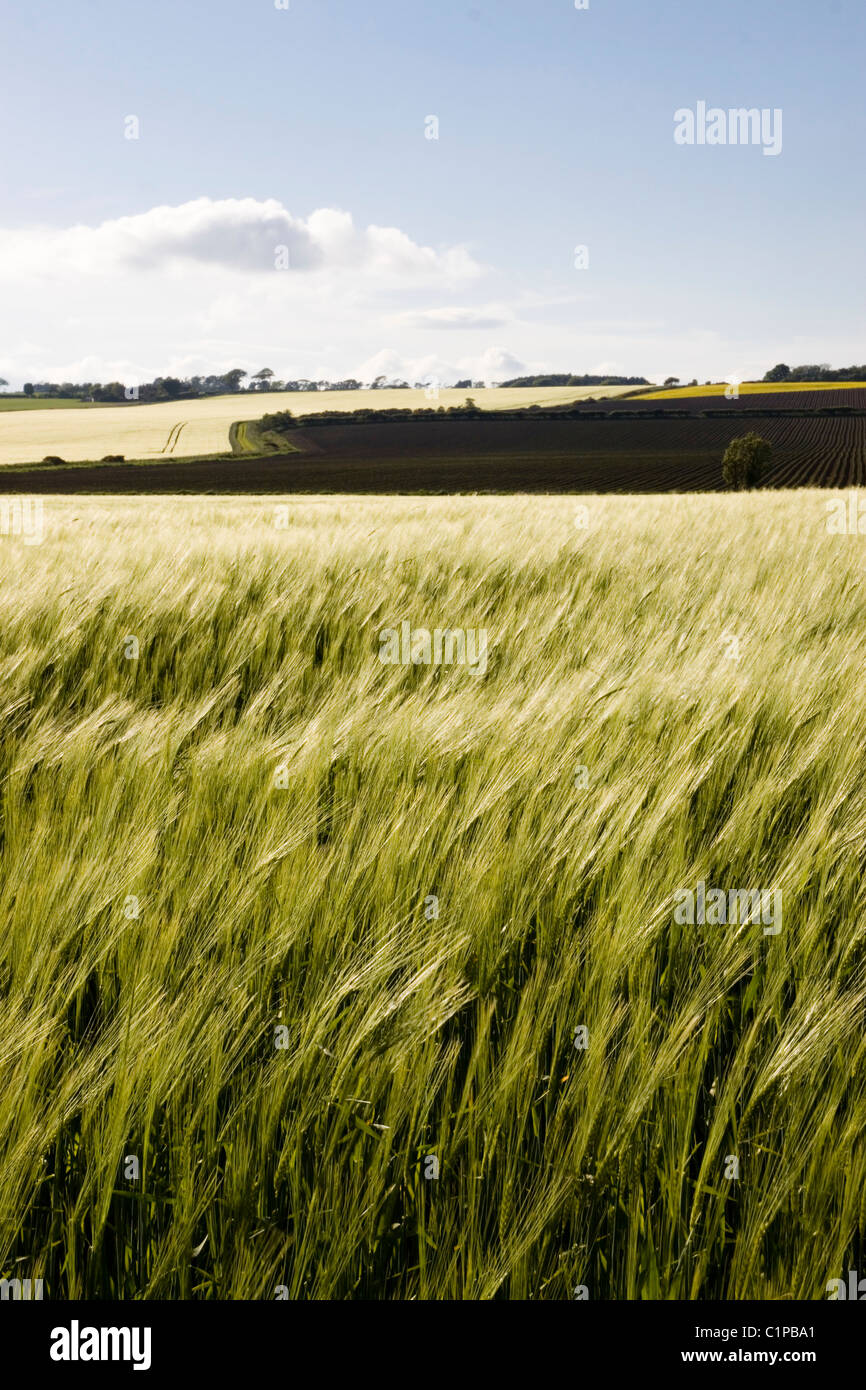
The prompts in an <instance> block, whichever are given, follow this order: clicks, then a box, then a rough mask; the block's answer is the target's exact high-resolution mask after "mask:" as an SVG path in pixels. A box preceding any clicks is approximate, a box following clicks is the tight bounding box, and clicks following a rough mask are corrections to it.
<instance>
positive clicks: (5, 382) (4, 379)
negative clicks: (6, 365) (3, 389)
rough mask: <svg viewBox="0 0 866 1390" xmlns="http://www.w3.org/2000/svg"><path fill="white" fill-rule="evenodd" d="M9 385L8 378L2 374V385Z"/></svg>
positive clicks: (0, 384)
mask: <svg viewBox="0 0 866 1390" xmlns="http://www.w3.org/2000/svg"><path fill="white" fill-rule="evenodd" d="M8 385H9V382H8V381H7V380H6V378H5V376H0V386H8Z"/></svg>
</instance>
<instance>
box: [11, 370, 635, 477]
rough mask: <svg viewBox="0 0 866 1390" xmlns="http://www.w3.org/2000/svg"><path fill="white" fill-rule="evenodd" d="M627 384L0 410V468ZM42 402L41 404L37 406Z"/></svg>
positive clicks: (173, 448)
mask: <svg viewBox="0 0 866 1390" xmlns="http://www.w3.org/2000/svg"><path fill="white" fill-rule="evenodd" d="M630 389H632V388H630V387H627V386H592V387H581V386H550V387H538V388H532V387H515V388H514V389H508V390H506V389H493V388H491V389H485V390H478V391H465V390H461V391H457V390H451V389H448V390H441V391H440V392H439V396H438V398H437V399H436V400H428V398H427V396H426V395H425V393H424V391H415V390H408V391H397V390H393V391H387V390H386V391H282V392H278V391H274V392H268V393H267V394H265V393H264V392H263V393H256V392H248V393H246V392H241V393H239V394H237V395H230V396H209V397H206V398H203V399H198V400H189V401H169V402H160V403H159V404H156V405H128V406H124V405H117V406H114V405H106V406H99V407H98V408H94V409H88V410H77V411H75V412H74V413H73V414H68V413H67V412H65V411H62V410H57V411H55V410H52V411H50V412H48V413H46V414H44V415H42V414H40V412H39V411H38V410H32V411H30V410H28V411H27V412H26V413H20V412H18V411H15V410H11V411H7V412H0V464H8V463H39V462H40V461H41V460H42V459H43V458H45V457H46V456H47V455H52V454H53V455H56V456H58V457H59V458H62V459H66V460H67V461H68V462H70V463H75V462H79V461H82V460H88V459H89V460H97V459H101V458H104V457H105V455H106V454H123V455H124V457H125V458H128V459H164V458H171V457H176V458H183V457H187V456H196V455H199V454H209V453H213V454H220V453H226V452H228V450H229V430H230V428H231V426H232V424H233V423H234V422H235V421H237V420H257V419H259V418H260V417H261V416H262V415H263V414H264V413H265V412H271V411H278V410H291V411H293V412H294V413H295V414H296V415H308V414H315V413H317V412H321V411H326V410H346V411H351V410H369V409H371V408H372V407H374V406H375V407H376V409H378V410H388V409H396V408H398V407H399V408H401V409H406V408H410V409H418V408H420V407H426V408H429V407H431V406H439V405H441V406H444V407H445V408H448V407H449V406H452V405H462V404H463V402H464V401H465V399H466V397H467V395H471V396H472V398H473V400H474V401H475V403H476V405H478V406H479V407H480V408H481V409H483V410H506V409H513V408H514V407H515V406H518V405H521V406H528V405H560V404H567V403H569V402H571V401H577V400H585V399H586V398H587V397H589V396H593V397H595V398H596V399H599V398H601V397H602V396H608V395H618V394H622V393H623V392H625V391H628V390H630ZM39 404H40V405H44V404H45V402H44V401H41V402H39Z"/></svg>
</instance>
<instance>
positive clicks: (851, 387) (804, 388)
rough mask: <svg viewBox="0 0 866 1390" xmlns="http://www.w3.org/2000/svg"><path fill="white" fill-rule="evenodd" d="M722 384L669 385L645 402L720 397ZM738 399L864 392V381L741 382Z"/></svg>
mask: <svg viewBox="0 0 866 1390" xmlns="http://www.w3.org/2000/svg"><path fill="white" fill-rule="evenodd" d="M728 389H729V388H728V386H727V385H726V384H725V383H724V382H722V383H721V384H720V383H718V382H716V383H715V384H713V385H712V386H672V387H670V388H668V389H667V390H659V391H647V392H646V393H645V394H644V395H642V397H641V399H642V400H645V401H679V400H688V399H690V398H692V397H694V396H722V397H724V394H725V392H726V391H727V390H728ZM738 389H739V393H740V395H741V396H779V395H782V396H788V395H792V394H793V395H797V394H798V393H799V394H807V395H808V394H809V392H812V391H832V392H844V391H866V381H845V382H838V381H775V382H773V381H744V382H742V383H741V384H740V386H739V388H738Z"/></svg>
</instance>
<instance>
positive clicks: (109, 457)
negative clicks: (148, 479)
mask: <svg viewBox="0 0 866 1390" xmlns="http://www.w3.org/2000/svg"><path fill="white" fill-rule="evenodd" d="M125 457H126V456H125V455H124V454H104V455H103V457H102V459H101V460H100V462H101V463H123V462H124V460H125Z"/></svg>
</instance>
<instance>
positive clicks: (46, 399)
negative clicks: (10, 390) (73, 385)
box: [0, 391, 102, 410]
mask: <svg viewBox="0 0 866 1390" xmlns="http://www.w3.org/2000/svg"><path fill="white" fill-rule="evenodd" d="M82 409H84V410H101V409H102V407H101V406H95V405H93V404H92V403H91V402H89V401H77V400H59V399H58V398H57V397H55V396H6V395H4V394H3V392H2V391H0V410H82Z"/></svg>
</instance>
